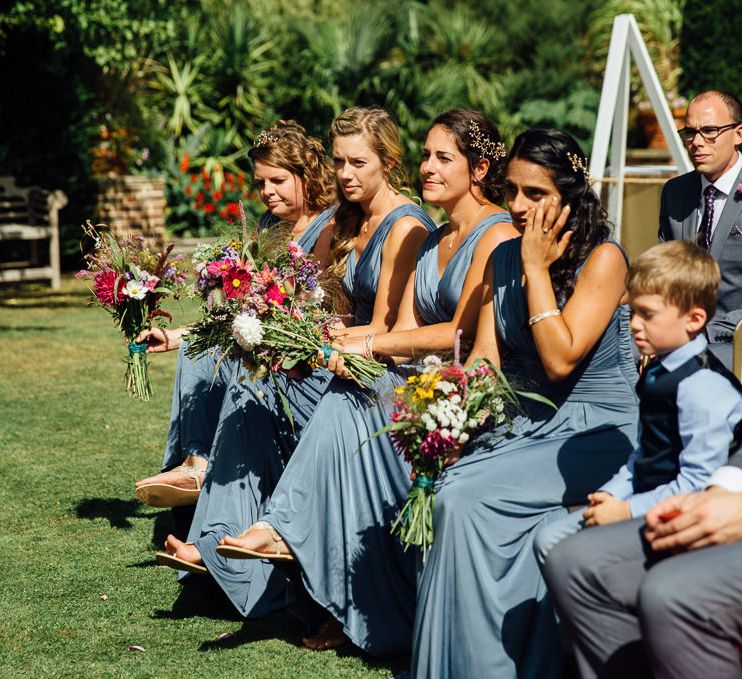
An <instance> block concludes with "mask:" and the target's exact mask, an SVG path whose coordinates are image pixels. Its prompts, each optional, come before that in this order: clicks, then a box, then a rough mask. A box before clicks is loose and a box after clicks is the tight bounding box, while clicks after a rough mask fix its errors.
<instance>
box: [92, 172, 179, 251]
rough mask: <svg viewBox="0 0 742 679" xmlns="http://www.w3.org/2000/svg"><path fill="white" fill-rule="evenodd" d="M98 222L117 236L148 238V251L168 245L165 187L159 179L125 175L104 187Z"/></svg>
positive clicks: (101, 194)
mask: <svg viewBox="0 0 742 679" xmlns="http://www.w3.org/2000/svg"><path fill="white" fill-rule="evenodd" d="M96 222H97V223H102V224H106V225H107V226H108V228H109V229H110V230H111V233H113V234H114V235H115V236H120V237H122V238H125V237H126V236H127V235H128V234H130V233H134V234H137V235H140V236H144V238H145V239H146V242H147V247H150V248H152V249H155V250H160V249H162V247H163V246H164V244H165V185H164V181H163V180H162V179H161V178H159V177H148V176H145V175H124V176H122V177H111V178H108V179H105V180H103V181H102V182H101V184H100V189H99V191H98V203H97V207H96Z"/></svg>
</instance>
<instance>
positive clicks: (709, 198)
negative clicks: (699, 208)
mask: <svg viewBox="0 0 742 679" xmlns="http://www.w3.org/2000/svg"><path fill="white" fill-rule="evenodd" d="M715 199H716V187H714V185H713V184H709V185H708V186H707V187H706V188H705V190H704V192H703V219H701V226H700V227H699V229H698V244H699V245H700V246H701V247H702V248H705V249H706V250H710V249H711V236H712V231H711V228H712V226H713V223H714V200H715Z"/></svg>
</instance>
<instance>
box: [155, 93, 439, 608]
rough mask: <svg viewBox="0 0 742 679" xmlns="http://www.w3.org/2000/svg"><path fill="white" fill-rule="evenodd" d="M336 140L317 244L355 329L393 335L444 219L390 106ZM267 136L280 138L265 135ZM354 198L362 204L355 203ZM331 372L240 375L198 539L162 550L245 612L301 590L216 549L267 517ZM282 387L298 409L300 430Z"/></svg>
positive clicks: (368, 114)
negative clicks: (408, 175) (333, 187)
mask: <svg viewBox="0 0 742 679" xmlns="http://www.w3.org/2000/svg"><path fill="white" fill-rule="evenodd" d="M268 134H269V136H270V134H271V131H270V130H269V131H268ZM330 137H331V140H332V144H333V159H334V164H335V173H334V174H335V178H336V181H337V184H338V194H339V207H338V211H337V212H336V213H335V218H334V220H333V222H332V225H331V227H328V229H330V228H332V229H333V230H332V231H331V233H332V238H329V237H327V236H326V235H325V234H326V233H327V230H326V231H324V232H323V234H322V236H320V240H319V241H318V243H317V246H316V248H320V247H321V246H322V240H323V239H326V242H327V244H328V245H329V246H330V248H331V265H330V267H328V268H333V269H334V270H335V271H336V273H337V274H338V275H342V277H343V285H344V288H345V290H346V292H347V295H348V297H349V298H350V300H351V302H352V306H353V312H354V316H353V322H354V325H355V326H360V327H361V330H358V328H356V327H350V328H347V329H346V330H345V332H347V333H353V332H361V333H368V332H383V331H386V330H387V329H388V328H389V327H390V326H391V323H393V321H394V318H396V311H397V308H398V307H399V301H400V299H401V297H402V294H403V292H404V289H405V286H406V284H407V281H408V280H409V278H410V276H411V275H412V271H413V270H414V265H415V253H416V252H417V250H418V249H419V247H420V245H421V243H422V242H423V241H424V239H425V237H426V236H427V235H428V232H430V231H433V230H434V229H435V225H434V224H433V222H432V221H431V220H430V218H429V217H428V216H427V215H426V214H425V212H423V210H422V209H421V208H420V207H419V206H418V205H415V204H414V203H413V202H412V201H411V200H410V199H409V198H407V197H406V196H404V195H403V194H402V193H401V192H400V189H401V188H402V183H401V182H402V181H403V180H402V177H403V174H402V171H401V166H402V146H401V143H400V140H399V132H398V130H397V126H396V124H395V122H394V120H393V119H392V117H391V116H390V114H389V113H388V112H387V111H384V110H383V109H367V108H360V107H356V108H352V109H349V110H347V111H345V112H344V113H342V114H340V116H338V117H337V118H336V119H335V120H334V121H333V123H332V126H331V128H330ZM262 143H273V142H272V141H271V140H270V138H268V139H263V140H262V141H261V138H260V137H259V138H258V144H259V145H260V144H262ZM256 160H257V159H256ZM259 166H260V163H259V162H256V167H259ZM261 176H262V175H261ZM263 190H265V187H263ZM284 195H285V196H286V197H289V198H290V196H291V195H292V194H291V192H290V191H289V192H286V193H285V194H284ZM354 203H359V204H360V208H359V209H357V210H356V209H354V205H353V204H354ZM335 228H337V231H335ZM338 234H342V238H338ZM341 245H342V247H341ZM346 245H349V247H350V250H348V249H347V248H346V247H345V246H346ZM331 377H332V376H331V375H330V373H329V372H328V371H327V370H325V369H323V368H318V369H316V370H314V371H313V372H312V373H311V375H309V376H308V377H306V378H304V379H301V380H298V379H293V378H290V377H288V376H287V375H286V374H285V373H283V372H278V373H275V374H274V375H273V376H272V377H271V378H268V379H265V380H259V381H256V382H251V381H250V380H240V378H239V377H238V376H237V375H235V376H234V377H233V379H232V381H231V383H230V385H229V388H228V390H227V395H226V397H225V399H224V403H223V405H222V411H221V414H220V417H219V425H218V427H217V430H216V434H215V437H214V443H213V446H212V450H211V455H210V460H209V466H208V468H207V470H206V480H205V484H204V488H203V490H202V492H201V496H200V497H199V500H198V504H197V505H196V512H195V514H194V517H193V522H192V524H191V530H190V533H189V535H188V541H187V542H184V541H182V540H179V539H178V538H176V537H175V536H172V535H170V536H168V538H167V540H166V542H165V549H166V552H160V553H158V554H157V555H156V559H157V561H158V562H159V563H161V564H165V565H169V566H172V567H173V568H176V569H179V570H184V571H190V572H192V573H205V572H208V573H209V574H210V575H211V577H212V578H213V579H214V580H215V581H216V582H217V584H218V585H219V586H220V587H221V588H222V589H223V590H224V592H225V593H226V594H227V596H229V598H230V600H231V601H232V603H233V604H234V605H235V607H236V608H237V610H238V611H239V612H240V614H242V615H244V616H248V617H255V616H260V615H264V614H266V613H269V612H270V611H272V610H275V609H277V608H281V607H283V606H285V605H286V604H287V603H291V602H292V601H293V598H294V595H293V587H292V586H291V584H290V583H289V580H288V578H287V577H286V575H285V574H284V573H282V572H281V571H279V570H277V569H275V568H274V567H273V565H272V564H270V563H269V562H266V561H235V560H233V559H225V558H224V557H223V556H220V555H219V554H218V553H217V552H216V548H217V546H218V545H219V541H220V540H221V538H223V537H224V536H225V535H229V534H234V533H237V532H238V531H240V530H241V529H242V528H244V527H245V525H250V524H251V523H253V522H255V521H257V520H258V519H259V518H261V516H262V514H263V512H264V511H265V507H266V505H267V503H268V501H269V500H270V498H271V494H272V493H273V491H274V488H275V486H276V484H277V483H278V480H279V478H280V477H281V475H282V473H283V471H284V466H285V465H286V463H287V461H288V460H289V458H290V457H291V455H292V453H293V450H294V448H295V446H296V445H297V442H298V440H299V437H300V436H301V435H302V431H303V429H304V427H305V425H306V424H307V421H308V420H309V418H310V416H311V415H312V413H313V412H314V411H315V408H317V403H318V402H319V400H320V398H321V397H322V394H323V393H324V391H325V389H326V388H327V385H328V383H329V382H330V378H331ZM274 380H275V381H276V382H277V383H278V387H276V386H275V383H274ZM278 389H280V390H281V392H282V394H283V395H284V397H285V399H286V401H287V402H288V404H289V407H290V409H291V413H292V416H293V428H292V426H291V425H290V424H289V422H288V421H287V418H286V416H285V411H284V408H283V406H282V405H281V400H280V396H279V394H278Z"/></svg>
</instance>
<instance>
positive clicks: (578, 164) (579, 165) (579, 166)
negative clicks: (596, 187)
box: [567, 153, 593, 184]
mask: <svg viewBox="0 0 742 679" xmlns="http://www.w3.org/2000/svg"><path fill="white" fill-rule="evenodd" d="M567 158H568V159H569V162H570V163H572V170H573V171H574V172H582V174H583V175H584V176H585V181H586V182H587V183H588V184H592V183H593V180H592V177H590V170H588V168H587V158H584V159H583V158H580V156H578V155H577V154H576V153H567Z"/></svg>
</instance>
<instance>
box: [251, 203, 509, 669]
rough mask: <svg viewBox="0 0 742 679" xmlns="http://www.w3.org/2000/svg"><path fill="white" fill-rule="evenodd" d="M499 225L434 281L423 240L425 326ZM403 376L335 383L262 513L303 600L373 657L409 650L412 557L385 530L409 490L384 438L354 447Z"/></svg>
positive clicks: (418, 297) (439, 316) (488, 222)
mask: <svg viewBox="0 0 742 679" xmlns="http://www.w3.org/2000/svg"><path fill="white" fill-rule="evenodd" d="M500 221H510V217H509V215H508V214H507V213H498V214H496V215H492V216H490V217H488V218H487V219H485V220H483V221H482V222H480V223H479V224H478V225H477V226H476V227H475V228H474V229H472V230H471V231H470V232H469V234H468V235H467V237H466V238H465V239H464V241H463V242H462V243H461V245H460V246H459V248H458V249H457V251H456V252H455V253H454V255H453V257H452V258H451V260H450V262H449V263H448V266H447V267H446V270H445V271H444V273H443V275H442V276H439V273H438V244H439V241H440V237H441V233H442V229H439V230H437V231H435V232H433V233H431V234H430V236H428V238H427V239H426V241H425V243H424V244H423V246H422V248H421V250H420V253H419V254H418V259H417V267H416V275H415V304H416V306H417V310H418V312H419V314H420V317H421V318H422V320H423V322H424V323H425V324H428V325H429V324H433V323H440V322H445V321H450V320H451V319H452V318H453V315H454V313H455V311H456V306H457V304H458V302H459V297H460V296H461V291H462V288H463V285H464V279H465V277H466V273H467V271H468V270H469V267H470V265H471V259H472V256H473V253H474V249H475V247H476V245H477V243H478V242H479V239H480V238H481V236H482V235H483V234H484V232H485V231H486V230H487V229H488V228H489V227H490V226H492V225H493V224H495V223H497V222H500ZM403 379H404V377H403V375H402V373H401V371H398V370H390V371H387V373H386V374H385V375H384V376H383V377H382V378H380V379H379V381H378V382H377V384H376V385H375V387H374V390H373V391H372V392H368V391H364V390H362V389H360V388H359V387H357V386H356V385H355V384H354V383H352V382H349V381H348V380H342V379H339V378H334V379H333V381H332V382H331V384H330V387H329V388H328V390H327V391H326V393H325V395H324V396H323V397H322V400H321V401H320V403H319V404H318V406H317V409H316V411H315V413H314V415H313V416H312V419H311V420H310V422H309V424H308V425H307V426H306V428H305V430H304V434H303V436H302V438H301V441H300V442H299V445H298V446H297V448H296V450H295V451H294V455H293V457H292V458H291V461H290V462H289V464H288V465H287V467H286V470H285V472H284V474H283V476H282V477H281V481H280V482H279V484H278V486H277V487H276V489H275V490H274V493H273V498H272V500H271V502H270V504H269V505H268V509H267V511H266V515H265V517H264V519H265V520H266V521H267V522H268V523H270V524H271V525H272V526H273V527H274V528H275V529H276V531H277V532H278V533H279V534H280V535H281V536H282V537H283V538H284V540H285V541H286V543H287V544H288V545H289V547H290V548H291V550H292V551H293V553H294V555H295V556H296V558H297V560H298V561H299V564H300V566H301V568H302V579H303V583H304V585H305V587H306V589H307V591H308V592H309V594H310V595H311V596H312V597H313V598H314V599H315V600H316V601H317V602H318V603H319V604H320V605H321V606H323V607H324V608H326V609H327V610H328V611H329V612H330V613H332V615H333V616H334V617H335V618H336V619H337V620H338V621H340V623H341V624H342V625H343V630H344V632H345V634H346V635H347V636H348V637H349V638H350V640H351V641H352V642H353V643H354V644H355V645H356V646H359V647H360V648H362V649H363V650H365V651H367V652H369V653H371V654H373V655H377V656H396V655H401V654H406V653H408V652H409V649H410V639H411V632H412V621H413V615H414V609H415V576H416V566H415V561H416V554H415V552H414V550H408V551H407V552H405V551H404V550H403V548H402V545H401V543H400V542H399V541H398V540H397V538H395V537H393V536H392V535H391V534H390V527H391V524H392V521H393V520H394V518H395V516H396V513H397V511H398V510H399V509H400V507H401V506H402V504H403V503H404V500H405V498H406V496H407V492H408V491H409V488H410V477H409V473H410V469H409V466H408V465H407V463H406V462H404V461H403V460H402V458H401V457H400V456H399V455H397V454H396V452H395V450H394V448H393V447H392V444H391V442H390V440H389V438H388V437H387V436H383V437H378V438H375V439H372V440H371V441H368V442H367V443H366V444H365V445H363V447H362V448H360V450H359V447H360V446H361V444H362V443H363V442H364V441H366V439H368V437H369V436H371V435H372V434H373V433H374V432H375V431H378V430H379V429H381V427H383V426H385V425H386V424H388V423H389V414H390V410H391V400H392V397H393V392H392V390H393V387H395V386H397V385H398V384H400V383H401V382H402V380H403Z"/></svg>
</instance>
